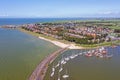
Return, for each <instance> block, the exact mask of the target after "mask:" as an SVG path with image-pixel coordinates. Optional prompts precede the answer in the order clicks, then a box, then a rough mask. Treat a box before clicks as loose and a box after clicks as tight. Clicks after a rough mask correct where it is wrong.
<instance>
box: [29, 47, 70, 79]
mask: <svg viewBox="0 0 120 80" xmlns="http://www.w3.org/2000/svg"><path fill="white" fill-rule="evenodd" d="M68 47H69V46H68ZM68 47H65V48H62V49H59V50H57V51H55V52H54V53H52V54H50V55H49V56H48V57H46V58H45V59H44V60H43V61H42V62H40V64H39V65H38V66H37V68H36V69H35V70H34V71H33V73H32V74H31V76H30V77H29V79H28V80H43V78H44V76H45V73H46V71H47V68H48V65H49V64H50V63H51V62H53V61H54V59H56V57H57V56H58V55H59V54H61V53H63V52H64V51H66V50H67V49H68Z"/></svg>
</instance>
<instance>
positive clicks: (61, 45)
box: [39, 36, 83, 49]
mask: <svg viewBox="0 0 120 80" xmlns="http://www.w3.org/2000/svg"><path fill="white" fill-rule="evenodd" d="M39 38H40V39H43V40H46V41H49V42H51V43H53V44H54V45H56V46H59V47H61V48H65V47H68V46H69V47H68V48H69V49H83V47H80V46H76V45H75V44H65V43H62V42H59V41H55V40H50V39H46V38H44V37H41V36H39Z"/></svg>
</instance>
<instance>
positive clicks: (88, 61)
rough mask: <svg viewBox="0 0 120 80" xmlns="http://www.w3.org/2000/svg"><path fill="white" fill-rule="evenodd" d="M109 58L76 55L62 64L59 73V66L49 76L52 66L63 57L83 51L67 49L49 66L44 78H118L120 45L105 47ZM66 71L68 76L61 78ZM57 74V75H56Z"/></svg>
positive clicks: (111, 79) (119, 77)
mask: <svg viewBox="0 0 120 80" xmlns="http://www.w3.org/2000/svg"><path fill="white" fill-rule="evenodd" d="M107 50H108V52H109V53H110V54H113V57H112V58H111V59H103V58H96V57H89V58H88V57H85V56H82V55H81V56H77V57H76V58H74V59H72V60H69V61H68V62H67V63H66V64H65V65H63V71H62V72H61V73H59V70H60V67H57V68H56V70H55V75H54V76H53V77H51V76H50V74H51V72H52V69H51V68H52V67H53V66H55V65H56V64H57V63H58V61H60V60H61V59H62V56H63V57H66V56H70V55H72V54H77V53H80V52H84V50H68V51H66V52H64V53H63V55H62V56H59V57H58V58H57V59H56V60H55V61H54V62H53V63H52V64H51V65H50V66H49V69H48V71H47V75H46V76H45V79H44V80H57V79H58V77H59V76H60V77H61V79H60V80H120V46H118V47H116V48H110V47H108V48H107ZM66 72H67V74H69V78H66V79H63V78H62V76H63V75H64V74H65V73H66ZM58 75H59V76H58Z"/></svg>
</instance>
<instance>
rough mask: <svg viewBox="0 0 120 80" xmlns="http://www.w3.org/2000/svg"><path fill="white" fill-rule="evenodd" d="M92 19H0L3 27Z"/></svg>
mask: <svg viewBox="0 0 120 80" xmlns="http://www.w3.org/2000/svg"><path fill="white" fill-rule="evenodd" d="M90 19H91V18H0V26H1V25H21V24H28V23H40V22H55V21H64V20H65V21H66V20H90Z"/></svg>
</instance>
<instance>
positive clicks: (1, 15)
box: [0, 14, 8, 17]
mask: <svg viewBox="0 0 120 80" xmlns="http://www.w3.org/2000/svg"><path fill="white" fill-rule="evenodd" d="M0 17H8V15H7V14H0Z"/></svg>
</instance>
